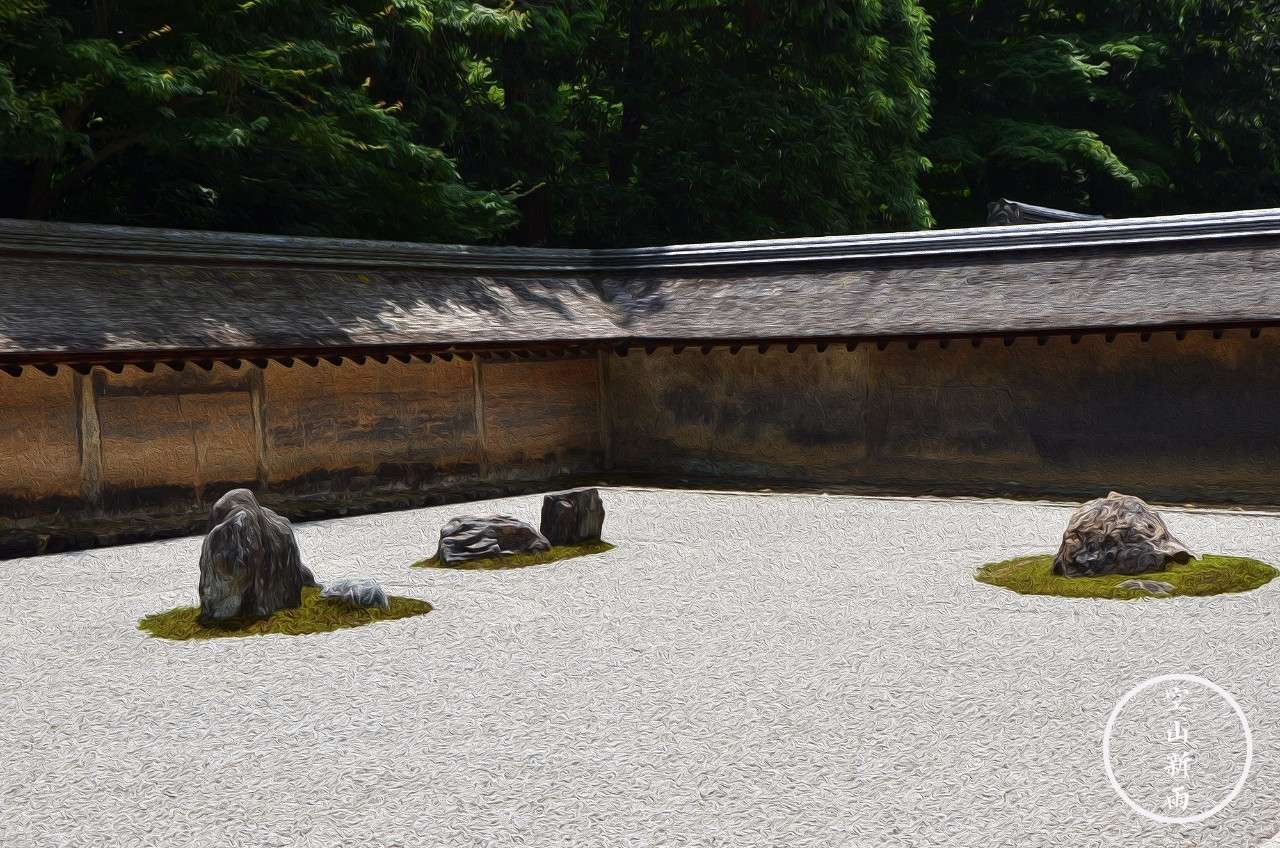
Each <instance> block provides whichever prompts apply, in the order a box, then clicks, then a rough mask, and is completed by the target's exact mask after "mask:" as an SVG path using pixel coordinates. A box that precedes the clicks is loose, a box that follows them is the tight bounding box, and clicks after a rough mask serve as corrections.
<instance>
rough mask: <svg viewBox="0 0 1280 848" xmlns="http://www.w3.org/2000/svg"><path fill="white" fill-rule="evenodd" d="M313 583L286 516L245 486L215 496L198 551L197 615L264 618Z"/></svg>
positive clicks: (213, 618)
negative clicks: (265, 505)
mask: <svg viewBox="0 0 1280 848" xmlns="http://www.w3.org/2000/svg"><path fill="white" fill-rule="evenodd" d="M315 585H317V584H316V578H315V575H313V574H312V573H311V569H309V568H307V567H306V566H305V565H303V564H302V555H301V553H299V551H298V543H297V540H295V539H294V537H293V527H292V525H290V524H289V519H287V518H283V517H281V516H279V515H277V514H276V513H274V512H272V511H271V510H269V509H267V508H266V507H264V506H261V505H260V504H259V503H258V501H257V499H256V498H255V497H254V496H253V492H251V491H249V490H248V489H232V490H231V491H229V492H227V493H226V494H225V495H223V496H222V497H221V498H219V499H218V502H217V503H215V504H214V505H213V509H212V510H210V511H209V532H208V534H207V535H206V536H205V538H204V544H203V545H202V547H201V549H200V615H201V617H202V618H204V619H206V620H211V621H225V620H227V619H232V618H260V617H263V616H268V615H271V613H273V612H275V611H276V610H281V609H289V608H293V607H297V606H299V605H301V603H302V587H303V586H315Z"/></svg>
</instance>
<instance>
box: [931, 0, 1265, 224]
mask: <svg viewBox="0 0 1280 848" xmlns="http://www.w3.org/2000/svg"><path fill="white" fill-rule="evenodd" d="M925 7H926V8H927V9H928V11H929V13H930V14H931V15H932V16H933V18H934V26H933V35H934V60H935V62H936V64H937V84H936V88H935V91H934V104H935V105H934V121H933V125H932V130H931V133H930V136H929V139H928V146H927V151H928V154H929V157H930V159H931V161H932V163H933V171H932V173H931V174H930V175H929V176H928V178H927V180H926V182H925V187H926V196H927V198H928V200H929V204H930V207H931V209H932V211H933V213H934V215H935V216H936V217H937V219H938V221H939V222H940V223H941V224H943V225H951V226H965V225H974V224H979V223H982V221H983V217H984V214H985V204H986V202H987V201H989V200H993V199H995V198H998V197H1002V196H1004V197H1014V198H1016V199H1020V200H1026V201H1029V202H1032V203H1042V204H1045V205H1050V206H1060V207H1065V208H1069V209H1077V210H1082V211H1094V212H1099V213H1102V214H1105V215H1108V216H1111V217H1120V216H1127V215H1148V214H1167V213H1174V212H1193V211H1213V210H1225V209H1243V208H1258V207H1263V206H1276V205H1280V138H1278V137H1277V133H1278V132H1280V100H1278V99H1277V91H1276V83H1277V78H1278V77H1277V75H1278V74H1280V4H1277V3H1276V2H1274V0H1263V2H1258V0H1133V2H1128V3H1114V2H1103V0H1011V1H1010V2H991V1H990V0H926V2H925Z"/></svg>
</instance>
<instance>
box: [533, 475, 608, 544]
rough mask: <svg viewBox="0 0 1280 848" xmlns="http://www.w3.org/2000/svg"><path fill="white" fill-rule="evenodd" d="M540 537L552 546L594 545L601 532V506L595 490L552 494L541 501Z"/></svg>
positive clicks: (602, 521) (602, 516)
mask: <svg viewBox="0 0 1280 848" xmlns="http://www.w3.org/2000/svg"><path fill="white" fill-rule="evenodd" d="M539 529H540V530H541V531H542V535H544V536H546V537H547V541H548V542H550V543H551V544H553V545H575V544H577V543H579V542H595V541H599V539H600V531H601V530H603V529H604V503H603V502H601V500H600V492H598V491H597V490H595V489H570V490H569V491H567V492H552V493H551V494H549V495H547V496H545V497H544V498H543V499H542V523H541V526H540V528H539Z"/></svg>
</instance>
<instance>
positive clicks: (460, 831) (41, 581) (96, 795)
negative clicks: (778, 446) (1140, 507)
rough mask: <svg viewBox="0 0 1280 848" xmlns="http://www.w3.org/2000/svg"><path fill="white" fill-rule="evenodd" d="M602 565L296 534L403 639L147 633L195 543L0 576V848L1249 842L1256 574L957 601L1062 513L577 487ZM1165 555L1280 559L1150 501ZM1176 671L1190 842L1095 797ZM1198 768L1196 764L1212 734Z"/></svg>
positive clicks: (1269, 767)
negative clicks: (597, 498) (1127, 714)
mask: <svg viewBox="0 0 1280 848" xmlns="http://www.w3.org/2000/svg"><path fill="white" fill-rule="evenodd" d="M603 495H604V499H605V505H606V508H607V509H608V511H609V515H608V518H607V520H606V523H605V530H606V533H605V536H606V538H607V539H608V540H609V541H611V542H613V543H615V544H616V545H618V547H617V548H616V549H615V550H612V551H610V552H608V553H605V554H601V555H597V556H594V557H590V558H585V559H578V560H569V561H564V562H559V563H554V564H550V565H544V566H534V567H529V568H523V569H515V570H510V571H467V572H449V571H442V570H436V569H426V570H423V569H412V570H411V569H410V568H409V565H410V563H412V562H414V561H415V560H418V559H421V558H423V557H425V556H427V555H430V554H431V553H433V552H434V549H435V540H436V536H437V534H438V531H439V528H440V526H441V525H442V524H443V523H444V522H445V521H446V520H447V519H448V518H450V517H452V516H453V515H456V514H460V513H463V512H472V511H486V510H499V511H505V512H510V513H512V514H515V515H517V516H519V517H522V518H526V519H528V520H531V521H535V522H536V520H537V515H538V508H539V498H537V497H521V498H512V499H507V500H502V501H493V502H486V503H482V504H469V505H463V506H458V505H454V506H447V507H440V508H433V509H423V510H414V511H409V512H399V513H390V514H381V515H370V516H362V517H359V518H349V519H340V520H335V521H327V522H317V523H313V524H303V525H299V526H298V528H297V531H298V537H299V543H300V545H301V547H302V551H303V556H304V559H305V560H306V562H307V563H308V564H309V565H311V567H312V568H313V569H314V570H315V572H316V574H317V576H319V577H320V579H321V580H324V579H325V578H332V577H339V576H355V575H365V574H367V575H371V576H374V577H376V578H378V579H379V580H380V581H382V582H383V585H384V586H385V587H386V588H387V590H388V591H389V592H392V593H395V594H401V595H409V596H413V597H419V598H423V599H426V600H428V601H430V602H431V603H432V604H433V605H434V606H435V609H434V611H433V612H431V613H430V614H428V615H426V616H422V617H418V618H412V619H407V620H403V621H397V622H389V623H380V624H377V625H373V626H368V627H364V628H360V629H356V630H344V631H340V632H337V633H332V634H324V635H318V636H306V637H284V636H262V637H254V638H248V639H224V640H213V641H208V642H183V643H180V642H168V641H165V640H161V639H155V638H151V637H149V636H147V635H146V634H143V633H141V632H139V631H138V630H137V629H136V622H137V620H138V619H139V618H140V617H142V616H143V615H146V614H147V613H150V612H155V611H158V610H164V609H168V608H171V607H174V606H177V605H181V604H187V603H193V602H194V601H195V583H196V573H197V572H196V563H197V560H198V555H199V546H200V540H199V539H197V538H188V539H178V540H172V541H166V542H156V543H149V544H143V545H133V546H128V547H119V548H112V549H102V550H96V551H90V552H84V553H74V554H62V555H56V556H46V557H39V558H32V559H26V560H16V561H10V562H5V563H3V564H2V565H0V567H2V568H3V569H4V572H5V576H6V580H5V583H6V585H7V589H6V590H5V591H4V592H3V594H0V758H2V759H0V763H2V765H0V845H4V846H11V847H13V848H16V846H29V845H30V846H36V845H39V846H60V845H65V846H76V848H84V846H113V848H127V846H166V847H167V846H178V845H184V846H186V845H191V846H204V845H208V846H229V845H234V846H241V845H242V846H292V845H316V846H337V845H359V846H362V848H363V847H364V846H419V845H421V846H428V845H449V846H471V845H485V846H490V845H491V846H536V845H563V846H574V848H580V846H608V847H609V848H618V846H652V845H672V846H682V845H690V846H694V845H696V846H755V845H762V846H764V845H767V846H787V848H797V847H798V846H836V845H840V846H844V845H848V846H858V848H862V846H896V845H902V846H908V845H910V846H921V845H957V846H1019V848H1026V847H1027V846H1055V848H1056V846H1095V845H1096V846H1103V845H1107V846H1109V845H1115V846H1126V848H1127V847H1128V846H1135V845H1140V846H1146V845H1152V846H1165V845H1168V846H1174V845H1177V846H1185V845H1191V844H1194V845H1212V846H1217V845H1221V846H1253V845H1260V844H1262V843H1263V842H1265V841H1266V840H1267V839H1269V838H1270V837H1272V836H1274V835H1275V834H1276V832H1277V831H1278V830H1280V781H1278V780H1277V778H1278V777H1280V756H1278V748H1280V736H1278V734H1280V686H1278V685H1277V684H1280V652H1278V651H1277V650H1276V643H1277V634H1276V628H1275V623H1276V620H1277V619H1276V615H1277V610H1280V581H1276V582H1273V583H1271V584H1268V585H1267V586H1264V587H1262V588H1261V589H1259V590H1257V591H1254V592H1250V593H1247V594H1242V595H1235V596H1219V597H1215V598H1206V599H1193V598H1188V599H1173V600H1161V601H1135V602H1127V603H1122V602H1105V601H1093V600H1065V599H1055V598H1030V597H1023V596H1019V595H1016V594H1014V593H1012V592H1009V591H1007V590H1003V589H998V588H995V587H991V586H986V585H983V584H980V583H977V582H976V581H974V580H973V577H972V575H973V571H974V569H975V568H976V567H977V566H978V565H980V564H982V563H984V562H988V561H992V560H998V559H1003V558H1007V557H1010V556H1015V555H1020V554H1030V553H1036V552H1042V551H1049V550H1052V549H1053V548H1054V547H1055V546H1056V542H1057V538H1058V537H1059V535H1060V533H1061V530H1062V528H1063V527H1064V526H1065V522H1066V520H1067V517H1068V515H1069V514H1070V508H1069V507H1065V506H1061V505H1050V504H1032V503H1014V502H1006V501H991V500H951V501H946V500H923V499H888V498H885V499H877V498H859V497H823V496H816V495H794V496H793V495H734V494H718V493H697V492H676V491H646V490H630V489H614V490H607V491H605V492H603ZM1164 515H1165V518H1166V521H1167V523H1168V524H1169V526H1170V529H1171V530H1172V532H1173V533H1174V534H1175V535H1176V536H1178V537H1179V538H1181V539H1182V540H1183V541H1184V542H1185V543H1186V544H1188V545H1189V546H1190V547H1191V548H1192V549H1193V550H1197V551H1213V552H1218V553H1227V554H1239V555H1248V556H1254V557H1258V558H1260V559H1264V560H1267V561H1270V562H1273V563H1280V517H1277V516H1270V515H1253V514H1251V515H1240V514H1229V513H1215V512H1198V511H1180V510H1179V511H1173V510H1166V511H1164ZM1168 672H1187V673H1192V674H1198V675H1203V676H1204V677H1206V678H1209V679H1211V680H1213V681H1214V682H1216V683H1218V684H1219V685H1221V686H1223V687H1225V688H1226V689H1227V690H1229V691H1230V692H1232V693H1233V694H1234V695H1235V696H1236V698H1237V699H1238V701H1239V702H1240V704H1241V706H1242V708H1243V709H1244V711H1245V712H1246V714H1247V715H1248V717H1249V720H1250V723H1251V726H1252V731H1253V741H1254V746H1255V759H1254V766H1253V771H1252V773H1251V775H1250V777H1249V780H1248V782H1247V783H1246V785H1245V788H1244V790H1243V792H1241V794H1240V795H1239V797H1238V798H1237V799H1236V801H1235V803H1234V804H1232V805H1231V806H1230V807H1228V808H1227V809H1226V810H1225V811H1224V812H1222V813H1220V814H1219V815H1217V816H1215V817H1213V818H1211V819H1210V820H1208V821H1207V822H1206V823H1204V824H1201V825H1193V826H1178V825H1161V824H1157V823H1155V822H1152V821H1149V820H1147V819H1144V818H1142V817H1140V816H1138V815H1137V814H1136V813H1134V812H1133V811H1131V810H1130V809H1129V808H1128V807H1126V806H1125V805H1124V804H1123V803H1122V802H1121V801H1120V800H1119V798H1118V797H1117V796H1116V795H1115V794H1114V793H1113V792H1112V790H1111V789H1110V787H1109V786H1108V783H1107V779H1106V777H1105V775H1104V772H1103V769H1102V766H1101V760H1100V750H1101V738H1102V731H1103V728H1104V726H1105V724H1106V720H1107V716H1108V714H1109V712H1110V710H1111V708H1112V707H1113V705H1115V703H1116V702H1117V700H1118V699H1119V698H1120V697H1121V696H1122V695H1123V694H1124V693H1125V692H1126V691H1127V690H1128V689H1130V688H1131V687H1132V686H1134V685H1135V684H1137V683H1138V682H1140V681H1142V680H1143V679H1146V678H1148V677H1151V676H1153V675H1156V674H1161V673H1168ZM1223 744H1228V743H1226V742H1224V743H1223Z"/></svg>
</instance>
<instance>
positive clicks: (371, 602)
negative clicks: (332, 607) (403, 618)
mask: <svg viewBox="0 0 1280 848" xmlns="http://www.w3.org/2000/svg"><path fill="white" fill-rule="evenodd" d="M320 597H322V598H332V599H333V600H335V601H341V602H342V603H344V604H347V605H348V606H352V607H379V608H381V609H384V610H385V609H391V602H390V601H389V600H387V593H386V592H384V591H383V590H382V585H381V584H379V583H378V581H377V580H374V579H373V578H372V577H346V578H343V579H341V580H333V581H331V582H329V583H326V584H324V589H323V590H322V591H321V592H320Z"/></svg>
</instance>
